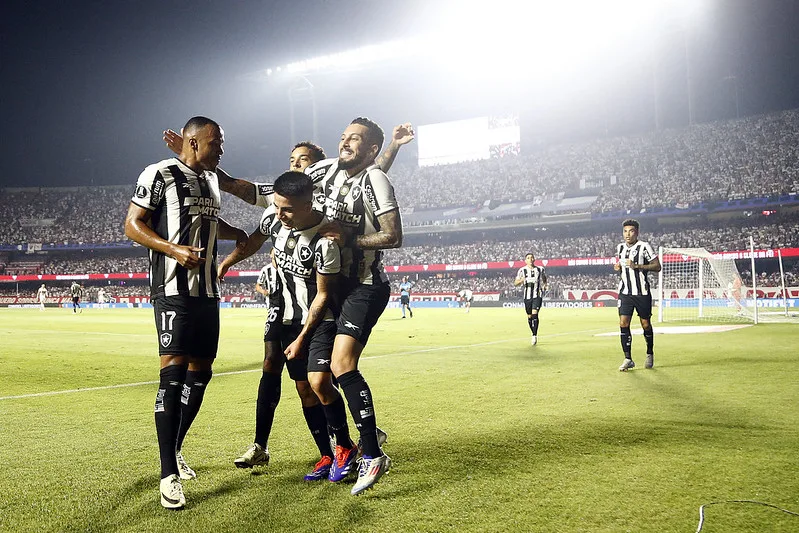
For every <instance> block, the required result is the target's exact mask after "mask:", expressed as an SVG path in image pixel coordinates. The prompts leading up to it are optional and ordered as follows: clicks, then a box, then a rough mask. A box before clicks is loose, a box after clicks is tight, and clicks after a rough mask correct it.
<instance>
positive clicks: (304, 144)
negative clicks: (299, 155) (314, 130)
mask: <svg viewBox="0 0 799 533" xmlns="http://www.w3.org/2000/svg"><path fill="white" fill-rule="evenodd" d="M297 148H307V149H308V150H310V152H311V158H312V159H313V160H314V163H316V162H317V161H321V160H322V159H325V157H326V156H325V151H324V150H323V149H322V147H321V146H319V145H317V144H314V143H312V142H311V141H300V142H298V143H297V144H295V145H294V148H292V149H291V151H292V152H293V151H294V150H296V149H297Z"/></svg>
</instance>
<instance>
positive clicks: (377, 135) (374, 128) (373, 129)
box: [350, 117, 386, 152]
mask: <svg viewBox="0 0 799 533" xmlns="http://www.w3.org/2000/svg"><path fill="white" fill-rule="evenodd" d="M350 124H359V125H361V126H365V127H366V129H367V131H368V132H369V138H368V139H367V142H368V143H369V144H376V145H377V151H378V152H380V150H382V149H383V141H384V140H385V138H386V136H385V134H384V133H383V128H381V127H380V126H378V125H377V122H374V121H372V120H369V119H368V118H366V117H357V118H356V119H354V120H353V121H352V122H350Z"/></svg>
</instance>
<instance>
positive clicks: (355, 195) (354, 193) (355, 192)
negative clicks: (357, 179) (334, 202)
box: [352, 185, 361, 200]
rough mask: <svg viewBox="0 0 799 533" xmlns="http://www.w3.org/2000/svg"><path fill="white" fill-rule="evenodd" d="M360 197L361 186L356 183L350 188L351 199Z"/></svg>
mask: <svg viewBox="0 0 799 533" xmlns="http://www.w3.org/2000/svg"><path fill="white" fill-rule="evenodd" d="M360 197H361V188H360V187H358V186H357V185H356V186H354V187H353V188H352V199H353V200H357V199H358V198H360Z"/></svg>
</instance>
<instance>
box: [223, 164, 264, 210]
mask: <svg viewBox="0 0 799 533" xmlns="http://www.w3.org/2000/svg"><path fill="white" fill-rule="evenodd" d="M216 175H217V177H218V178H219V188H220V189H222V190H223V191H224V192H226V193H228V194H232V195H233V196H236V197H238V198H241V199H242V200H244V201H245V202H247V203H248V204H250V205H255V187H256V185H255V184H254V183H253V182H251V181H247V180H243V179H241V178H234V177H232V176H231V175H230V174H228V173H227V172H225V171H224V170H223V169H221V168H218V167H217V169H216Z"/></svg>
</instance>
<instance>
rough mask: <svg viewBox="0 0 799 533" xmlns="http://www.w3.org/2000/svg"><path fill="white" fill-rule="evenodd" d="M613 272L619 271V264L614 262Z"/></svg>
mask: <svg viewBox="0 0 799 533" xmlns="http://www.w3.org/2000/svg"><path fill="white" fill-rule="evenodd" d="M613 270H615V271H616V272H618V271H619V270H621V265H620V264H619V262H618V261H616V262H615V263H613Z"/></svg>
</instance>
